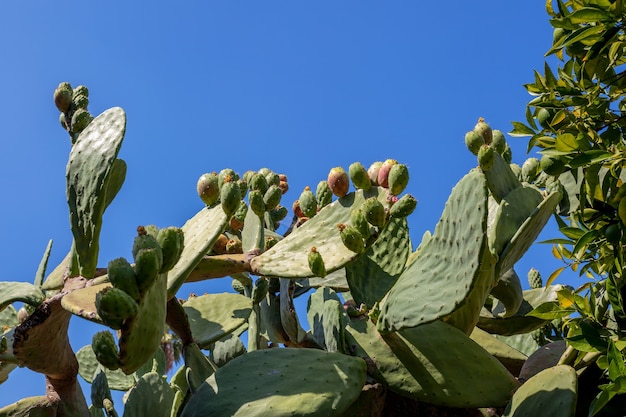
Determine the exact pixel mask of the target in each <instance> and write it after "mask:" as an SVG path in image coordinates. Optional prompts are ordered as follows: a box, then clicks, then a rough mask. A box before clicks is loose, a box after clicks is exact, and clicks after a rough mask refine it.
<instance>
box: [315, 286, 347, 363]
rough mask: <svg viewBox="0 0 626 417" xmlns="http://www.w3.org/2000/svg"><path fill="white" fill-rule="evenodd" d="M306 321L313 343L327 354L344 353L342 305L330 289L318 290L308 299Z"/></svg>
mask: <svg viewBox="0 0 626 417" xmlns="http://www.w3.org/2000/svg"><path fill="white" fill-rule="evenodd" d="M307 319H308V321H309V326H310V327H311V333H312V334H313V338H314V339H315V341H316V342H317V343H318V344H319V345H320V346H322V347H324V348H325V349H326V350H327V351H328V352H340V353H347V352H346V344H345V334H344V329H345V326H346V320H345V317H344V314H343V303H342V302H341V300H340V299H339V297H338V296H337V294H336V293H335V292H334V291H333V290H331V289H330V288H319V289H318V290H317V291H315V292H314V293H313V294H311V297H310V298H309V303H308V305H307Z"/></svg>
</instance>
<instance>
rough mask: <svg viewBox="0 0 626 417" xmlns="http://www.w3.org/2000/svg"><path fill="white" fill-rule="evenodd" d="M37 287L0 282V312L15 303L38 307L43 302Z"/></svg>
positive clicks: (42, 296) (23, 283)
mask: <svg viewBox="0 0 626 417" xmlns="http://www.w3.org/2000/svg"><path fill="white" fill-rule="evenodd" d="M44 298H45V296H44V293H43V292H42V291H41V290H40V289H39V287H36V286H34V285H33V284H29V283H27V282H8V281H7V282H0V311H2V310H4V309H5V308H6V307H7V306H9V305H10V304H12V303H14V302H16V301H22V302H24V303H26V304H28V305H31V306H34V307H36V306H38V305H39V304H41V302H42V301H43V300H44Z"/></svg>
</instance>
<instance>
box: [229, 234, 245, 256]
mask: <svg viewBox="0 0 626 417" xmlns="http://www.w3.org/2000/svg"><path fill="white" fill-rule="evenodd" d="M226 253H230V254H233V253H243V246H242V243H241V239H239V238H238V237H233V238H232V239H230V240H229V241H228V243H226Z"/></svg>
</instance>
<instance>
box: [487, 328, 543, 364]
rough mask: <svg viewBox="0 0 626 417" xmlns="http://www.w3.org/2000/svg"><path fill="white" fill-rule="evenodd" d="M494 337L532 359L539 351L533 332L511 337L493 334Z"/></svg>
mask: <svg viewBox="0 0 626 417" xmlns="http://www.w3.org/2000/svg"><path fill="white" fill-rule="evenodd" d="M477 328H478V327H477ZM492 336H493V337H495V338H496V339H498V340H501V341H503V342H504V343H506V344H507V345H509V346H511V347H512V348H513V349H515V350H518V351H520V352H522V353H523V354H524V355H526V356H528V357H530V356H531V355H532V354H533V353H534V352H535V351H537V349H539V344H538V343H537V341H536V340H535V337H534V336H533V333H532V332H531V333H520V334H514V335H510V336H503V335H500V334H493V335H492Z"/></svg>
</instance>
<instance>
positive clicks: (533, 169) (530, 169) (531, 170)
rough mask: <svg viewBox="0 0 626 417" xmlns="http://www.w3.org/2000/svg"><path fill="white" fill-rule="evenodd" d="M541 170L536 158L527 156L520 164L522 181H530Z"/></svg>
mask: <svg viewBox="0 0 626 417" xmlns="http://www.w3.org/2000/svg"><path fill="white" fill-rule="evenodd" d="M540 172H541V163H540V162H539V159H537V158H528V159H527V160H526V161H524V163H523V164H522V181H524V182H527V183H532V182H533V181H535V180H536V179H537V177H538V176H539V173H540Z"/></svg>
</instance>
